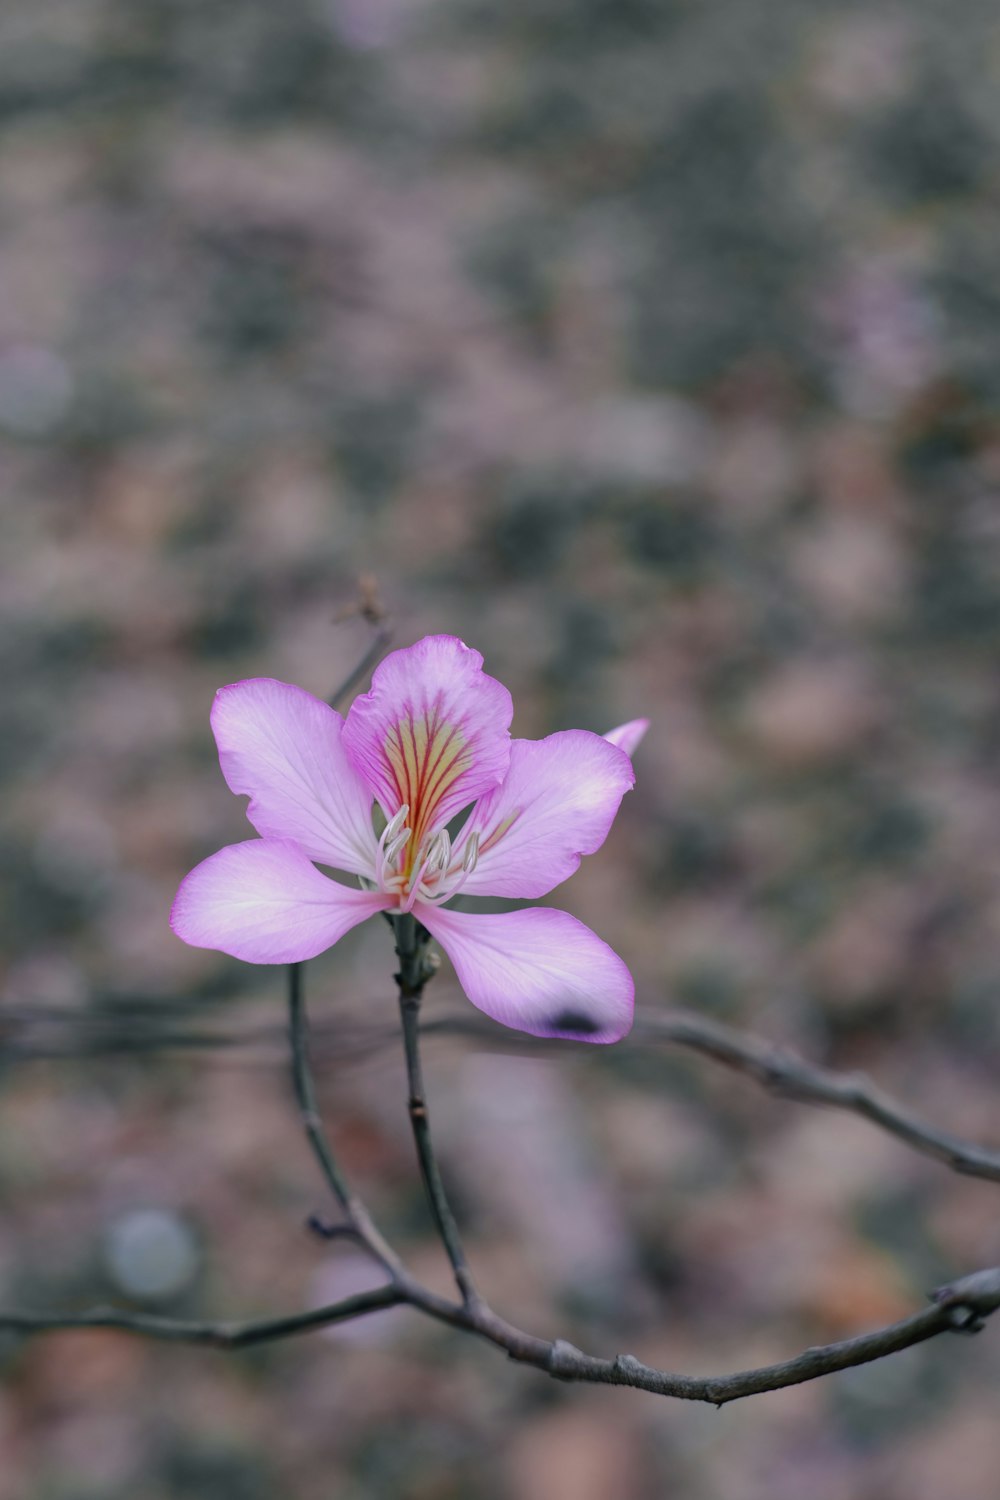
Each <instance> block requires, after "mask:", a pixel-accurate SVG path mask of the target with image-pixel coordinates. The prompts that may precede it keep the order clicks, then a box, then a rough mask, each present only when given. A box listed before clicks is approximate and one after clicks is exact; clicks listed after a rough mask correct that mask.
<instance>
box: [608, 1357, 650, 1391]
mask: <svg viewBox="0 0 1000 1500" xmlns="http://www.w3.org/2000/svg"><path fill="white" fill-rule="evenodd" d="M645 1368H646V1367H645V1365H644V1364H643V1363H642V1361H641V1360H639V1359H636V1357H635V1355H634V1354H616V1355H615V1359H614V1371H615V1374H616V1375H618V1376H620V1377H621V1379H622V1381H623V1382H624V1383H625V1384H626V1385H632V1384H634V1382H635V1381H636V1379H637V1378H638V1377H639V1376H640V1375H641V1374H642V1372H643V1371H644V1370H645Z"/></svg>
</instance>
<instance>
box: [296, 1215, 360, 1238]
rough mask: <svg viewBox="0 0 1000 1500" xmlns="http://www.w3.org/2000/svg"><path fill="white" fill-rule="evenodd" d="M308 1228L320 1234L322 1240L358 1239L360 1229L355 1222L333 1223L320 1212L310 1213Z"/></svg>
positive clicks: (307, 1222)
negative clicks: (358, 1229)
mask: <svg viewBox="0 0 1000 1500" xmlns="http://www.w3.org/2000/svg"><path fill="white" fill-rule="evenodd" d="M306 1228H307V1229H310V1230H312V1232H313V1234H317V1235H319V1237H320V1239H321V1240H341V1239H357V1238H358V1231H357V1229H356V1228H355V1226H354V1225H353V1224H331V1223H330V1221H329V1220H328V1219H324V1218H322V1217H321V1216H320V1215H319V1214H310V1215H309V1217H308V1219H307V1220H306Z"/></svg>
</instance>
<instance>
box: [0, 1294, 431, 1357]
mask: <svg viewBox="0 0 1000 1500" xmlns="http://www.w3.org/2000/svg"><path fill="white" fill-rule="evenodd" d="M406 1300H407V1299H406V1297H405V1295H404V1294H403V1293H402V1292H401V1291H400V1290H399V1289H398V1288H397V1287H395V1286H382V1287H377V1288H375V1290H373V1291H370V1292H359V1293H358V1294H357V1295H356V1296H354V1297H345V1298H344V1299H343V1301H341V1302H332V1303H330V1304H329V1305H328V1306H326V1307H317V1308H313V1309H312V1310H311V1311H310V1312H303V1313H291V1314H289V1316H287V1317H284V1318H263V1319H260V1320H259V1321H255V1322H247V1323H198V1322H194V1321H193V1320H190V1319H186V1318H161V1317H157V1316H155V1315H153V1314H151V1313H138V1312H136V1313H133V1312H124V1311H122V1310H121V1309H120V1308H114V1307H95V1308H92V1309H90V1310H88V1311H87V1312H82V1313H20V1312H0V1332H6V1333H20V1334H24V1335H25V1336H27V1335H28V1334H33V1333H58V1332H61V1331H63V1330H70V1329H79V1328H111V1329H117V1330H118V1331H120V1332H122V1333H138V1334H142V1335H144V1336H145V1337H146V1338H151V1339H169V1340H170V1341H172V1342H174V1343H181V1344H213V1345H215V1346H216V1347H217V1348H219V1349H245V1348H246V1347H247V1346H248V1345H250V1344H264V1343H268V1342H272V1341H274V1340H275V1339H286V1338H291V1337H292V1335H293V1334H296V1333H312V1331H313V1330H314V1329H316V1328H328V1327H330V1325H331V1324H333V1323H345V1322H347V1321H349V1320H351V1319H354V1318H361V1317H364V1315H365V1314H366V1313H371V1312H380V1311H381V1310H383V1309H384V1308H387V1307H397V1306H398V1305H399V1304H400V1303H401V1302H405V1301H406Z"/></svg>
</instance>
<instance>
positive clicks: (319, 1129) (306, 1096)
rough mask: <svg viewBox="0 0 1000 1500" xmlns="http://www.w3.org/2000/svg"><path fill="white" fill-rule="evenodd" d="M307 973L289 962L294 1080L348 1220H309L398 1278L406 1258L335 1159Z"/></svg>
mask: <svg viewBox="0 0 1000 1500" xmlns="http://www.w3.org/2000/svg"><path fill="white" fill-rule="evenodd" d="M304 973H305V965H304V964H289V966H288V1033H289V1041H290V1043H291V1052H292V1082H293V1084H294V1087H295V1099H296V1102H297V1104H298V1107H299V1116H300V1118H301V1120H302V1124H303V1127H304V1129H305V1132H306V1138H307V1139H308V1141H309V1145H310V1146H311V1147H312V1153H313V1155H314V1156H315V1158H316V1160H317V1161H318V1162H319V1165H320V1170H321V1171H322V1173H323V1176H324V1177H325V1179H326V1182H327V1185H328V1187H329V1188H330V1190H331V1191H332V1193H333V1195H334V1197H335V1198H336V1200H337V1202H338V1203H339V1204H340V1207H341V1210H342V1212H343V1214H344V1217H345V1220H346V1222H345V1223H344V1224H342V1225H334V1226H333V1227H332V1228H330V1227H327V1226H326V1225H325V1224H323V1222H322V1221H321V1220H319V1219H316V1218H313V1219H310V1221H309V1222H310V1225H311V1226H312V1227H313V1228H315V1229H316V1230H317V1231H318V1232H319V1233H320V1234H322V1235H325V1236H326V1237H327V1238H332V1237H333V1236H334V1235H335V1234H346V1235H349V1236H351V1237H352V1238H353V1239H356V1240H357V1241H358V1242H359V1243H360V1244H362V1245H363V1246H364V1247H365V1249H366V1250H368V1252H369V1253H370V1254H371V1255H373V1256H374V1257H375V1259H376V1260H377V1261H379V1262H380V1263H381V1265H382V1266H383V1267H384V1268H385V1270H386V1271H387V1272H388V1273H389V1275H390V1276H391V1277H392V1278H393V1280H394V1281H395V1280H396V1279H397V1278H398V1276H399V1275H400V1273H401V1272H402V1269H403V1265H402V1261H401V1260H400V1259H399V1256H398V1255H397V1254H396V1252H395V1250H393V1248H392V1246H391V1245H389V1244H388V1243H387V1241H386V1240H385V1239H384V1238H383V1236H382V1235H381V1233H380V1232H379V1230H378V1229H377V1228H376V1226H375V1223H374V1221H373V1219H372V1217H371V1215H370V1214H369V1212H368V1210H367V1208H366V1207H365V1205H364V1204H363V1203H362V1201H361V1199H360V1198H359V1197H357V1195H356V1194H355V1193H353V1192H352V1191H351V1189H350V1188H349V1187H348V1185H347V1180H346V1178H345V1177H344V1175H343V1173H342V1172H341V1170H340V1168H339V1167H338V1165H337V1163H336V1161H335V1159H334V1156H333V1152H332V1151H331V1150H330V1146H329V1143H328V1141H327V1139H326V1134H325V1132H324V1130H323V1122H322V1120H321V1118H320V1114H319V1110H318V1108H317V1106H316V1094H315V1090H314V1089H313V1082H312V1073H311V1071H310V1069H309V1036H308V1030H307V1022H306V1001H305V986H304V977H303V976H304Z"/></svg>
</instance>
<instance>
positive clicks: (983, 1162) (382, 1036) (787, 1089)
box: [0, 999, 1000, 1182]
mask: <svg viewBox="0 0 1000 1500" xmlns="http://www.w3.org/2000/svg"><path fill="white" fill-rule="evenodd" d="M199 1009H200V1010H204V1004H203V1003H200V1004H199ZM136 1010H137V1012H138V1014H132V1015H128V1016H126V1015H124V1014H122V1012H121V1010H120V1009H119V1010H115V1011H110V1012H107V1013H105V1012H102V1011H100V1010H98V1011H93V1010H91V1011H89V1012H81V1011H79V1010H77V1009H75V1008H74V1009H70V1008H68V1007H66V1008H59V1007H54V1006H48V1007H44V1006H32V1007H30V1008H29V1007H26V1006H25V1007H17V1006H15V1007H6V1008H5V1009H4V1010H3V1011H2V1012H0V1062H3V1061H10V1062H28V1061H35V1060H39V1059H52V1058H59V1057H80V1056H85V1055H86V1056H89V1055H102V1056H103V1055H108V1054H116V1053H147V1052H152V1051H161V1050H162V1051H173V1050H185V1051H187V1050H195V1049H198V1048H205V1049H206V1050H213V1051H228V1052H232V1051H234V1050H237V1049H240V1048H242V1049H247V1048H250V1047H262V1048H266V1047H268V1046H273V1045H274V1044H276V1043H277V1042H278V1041H280V1039H281V1037H282V1034H283V1033H282V1031H281V1028H279V1027H277V1026H270V1025H261V1026H253V1027H244V1028H243V1029H241V1030H232V1031H229V1030H226V1029H224V1028H222V1027H216V1028H213V1029H211V1030H209V1029H205V1028H202V1027H200V1026H192V1027H190V1028H182V1027H178V1026H176V1025H173V1024H171V1023H170V1021H169V1019H168V1018H165V1017H163V1016H162V1015H161V1014H160V1013H159V1011H158V1010H157V1009H156V1006H155V1004H154V1002H153V1001H152V999H150V1000H149V1001H148V1002H147V1001H145V1000H144V1001H143V1002H142V1004H141V1007H140V1005H139V1003H138V1002H137V1005H136ZM420 1032H421V1034H422V1035H423V1036H425V1037H427V1036H430V1037H433V1036H466V1037H469V1038H471V1039H473V1040H476V1041H478V1042H480V1043H482V1044H489V1043H491V1042H492V1043H496V1042H498V1041H501V1040H502V1043H503V1046H504V1047H505V1049H508V1050H509V1049H510V1048H511V1047H515V1048H517V1047H518V1046H519V1044H518V1043H517V1041H516V1040H514V1039H513V1038H512V1037H511V1036H510V1034H509V1033H505V1032H503V1031H501V1030H500V1028H499V1027H497V1026H496V1025H495V1024H494V1023H492V1022H490V1021H487V1020H485V1019H484V1018H482V1017H480V1016H478V1015H476V1014H474V1013H468V1012H466V1013H459V1012H455V1013H454V1014H453V1015H443V1016H436V1017H434V1018H433V1019H432V1020H427V1019H421V1021H420ZM312 1036H313V1040H314V1043H315V1044H316V1045H317V1046H318V1047H319V1048H321V1049H322V1050H323V1052H324V1053H327V1052H330V1053H331V1054H332V1052H333V1048H334V1047H335V1048H336V1055H337V1057H338V1058H339V1059H341V1060H346V1059H348V1058H350V1059H352V1060H357V1059H358V1058H363V1057H365V1056H368V1055H373V1054H375V1053H377V1052H379V1051H381V1050H382V1049H384V1048H385V1047H387V1046H390V1045H391V1044H392V1043H393V1042H394V1041H395V1038H396V1030H395V1028H394V1027H389V1026H367V1025H365V1026H359V1025H352V1024H347V1025H345V1024H344V1023H343V1022H339V1021H334V1022H326V1023H321V1024H320V1025H318V1026H315V1027H313V1028H312ZM649 1044H667V1045H670V1046H675V1047H683V1048H684V1049H685V1050H687V1051H690V1052H697V1053H699V1054H700V1055H701V1056H703V1057H707V1058H709V1059H711V1060H712V1061H714V1062H718V1063H721V1064H722V1065H723V1066H724V1067H727V1068H732V1069H733V1070H734V1071H736V1072H740V1073H743V1074H745V1075H746V1076H747V1077H748V1078H751V1079H752V1080H753V1081H754V1082H756V1083H758V1084H760V1085H761V1087H763V1088H765V1089H767V1090H768V1092H769V1093H772V1094H774V1095H776V1096H777V1097H778V1098H784V1099H792V1100H794V1101H796V1102H797V1103H800V1104H817V1105H823V1106H827V1107H829V1108H831V1109H841V1110H846V1111H847V1112H849V1113H851V1114H856V1115H858V1116H859V1117H860V1118H862V1119H866V1120H868V1121H869V1122H870V1123H871V1124H873V1125H875V1126H877V1127H878V1128H879V1129H881V1130H885V1131H887V1132H888V1133H889V1134H890V1135H894V1136H896V1138H897V1139H898V1140H901V1141H903V1142H904V1143H905V1144H906V1145H908V1146H910V1147H911V1148H912V1149H913V1150H915V1151H920V1152H921V1153H923V1154H924V1155H926V1156H930V1157H933V1158H934V1159H935V1160H937V1161H941V1162H943V1163H944V1164H945V1165H946V1166H948V1167H950V1168H951V1169H952V1170H953V1171H955V1172H960V1173H962V1174H963V1175H965V1176H967V1177H978V1178H982V1179H983V1180H985V1181H987V1182H1000V1152H997V1151H991V1150H988V1149H987V1148H986V1147H984V1146H978V1145H976V1143H975V1142H973V1141H966V1140H963V1139H962V1138H961V1137H960V1136H956V1135H953V1134H951V1132H949V1131H946V1130H939V1129H938V1128H937V1127H936V1126H934V1125H931V1124H929V1123H927V1122H926V1121H924V1120H921V1119H920V1118H919V1117H918V1116H916V1115H914V1114H912V1113H910V1111H908V1110H907V1109H905V1108H904V1107H903V1106H902V1105H900V1104H898V1103H897V1102H896V1101H895V1100H893V1099H892V1098H891V1097H890V1096H889V1095H888V1094H886V1093H884V1092H883V1091H882V1090H881V1089H879V1088H877V1087H876V1086H875V1085H874V1084H873V1083H871V1081H870V1080H869V1079H867V1078H866V1077H865V1076H864V1075H863V1074H860V1073H848V1074H845V1073H837V1072H835V1071H833V1070H831V1069H826V1068H820V1067H817V1066H816V1065H814V1064H812V1063H808V1062H806V1061H805V1060H804V1059H803V1058H801V1057H800V1056H799V1055H798V1054H797V1053H795V1052H793V1051H792V1050H791V1049H790V1048H787V1047H783V1046H778V1045H775V1044H773V1043H770V1042H766V1041H764V1040H763V1039H761V1038H760V1037H755V1036H753V1035H750V1034H748V1033H746V1032H741V1031H738V1030H737V1029H736V1028H735V1027H732V1026H725V1025H722V1024H721V1023H719V1022H716V1021H709V1020H706V1019H705V1018H704V1017H703V1016H699V1015H697V1014H696V1013H695V1012H693V1011H683V1010H662V1011H653V1012H652V1013H650V1014H647V1015H645V1016H643V1017H642V1019H640V1020H639V1021H637V1022H636V1024H635V1027H634V1029H633V1031H632V1033H631V1035H630V1036H629V1037H628V1038H627V1039H626V1040H625V1041H624V1042H621V1043H619V1046H620V1047H629V1046H635V1045H649ZM578 1045H580V1044H578V1043H574V1042H543V1041H541V1040H539V1039H537V1038H536V1039H534V1040H533V1044H532V1047H531V1050H532V1052H533V1053H534V1054H535V1055H537V1053H538V1051H539V1049H541V1048H548V1049H550V1050H553V1049H556V1048H558V1049H559V1050H561V1051H564V1050H565V1049H566V1048H567V1047H576V1046H578Z"/></svg>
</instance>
